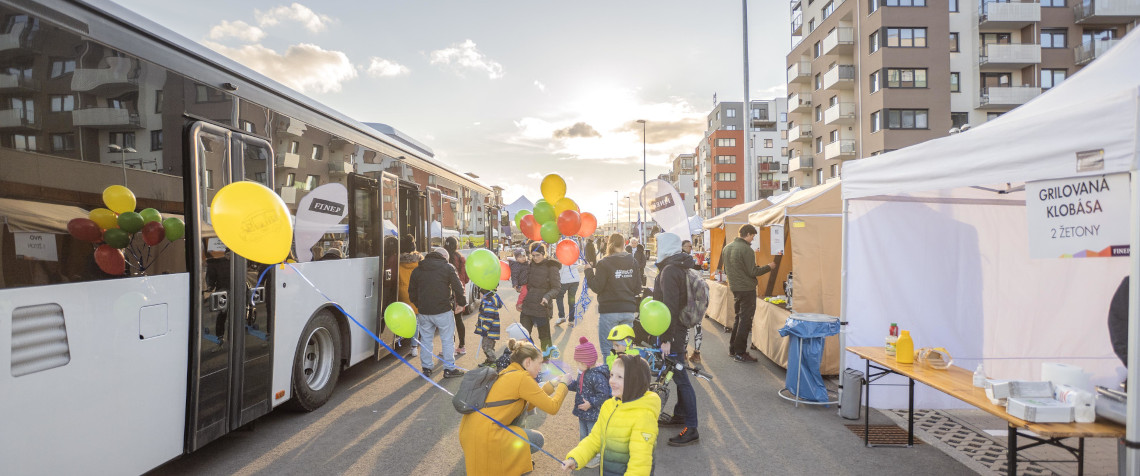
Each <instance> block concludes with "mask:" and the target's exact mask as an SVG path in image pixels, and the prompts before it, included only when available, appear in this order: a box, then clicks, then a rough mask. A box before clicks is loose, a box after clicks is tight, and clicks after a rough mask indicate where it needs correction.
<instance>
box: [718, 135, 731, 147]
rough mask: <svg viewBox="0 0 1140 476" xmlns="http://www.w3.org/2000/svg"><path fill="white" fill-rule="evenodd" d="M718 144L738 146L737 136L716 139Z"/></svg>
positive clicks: (719, 145) (721, 145) (720, 145)
mask: <svg viewBox="0 0 1140 476" xmlns="http://www.w3.org/2000/svg"><path fill="white" fill-rule="evenodd" d="M716 146H717V147H736V138H735V137H729V138H727V139H717V140H716Z"/></svg>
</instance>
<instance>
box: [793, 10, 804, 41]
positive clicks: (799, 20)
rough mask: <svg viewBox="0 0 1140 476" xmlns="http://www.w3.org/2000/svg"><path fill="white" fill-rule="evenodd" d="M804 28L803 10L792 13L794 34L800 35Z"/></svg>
mask: <svg viewBox="0 0 1140 476" xmlns="http://www.w3.org/2000/svg"><path fill="white" fill-rule="evenodd" d="M803 29H804V15H803V13H801V12H794V13H792V36H800V35H802V34H803Z"/></svg>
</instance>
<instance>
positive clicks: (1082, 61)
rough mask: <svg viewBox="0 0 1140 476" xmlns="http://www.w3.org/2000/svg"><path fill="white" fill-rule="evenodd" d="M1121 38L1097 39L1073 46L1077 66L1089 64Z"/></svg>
mask: <svg viewBox="0 0 1140 476" xmlns="http://www.w3.org/2000/svg"><path fill="white" fill-rule="evenodd" d="M1119 41H1120V40H1116V39H1113V40H1096V41H1090V42H1088V43H1081V44H1080V45H1077V46H1076V47H1074V48H1073V62H1074V63H1076V64H1077V66H1082V65H1086V64H1089V63H1090V62H1092V60H1094V59H1097V58H1099V57H1100V55H1103V54H1104V52H1106V51H1108V49H1109V48H1112V47H1113V46H1115V45H1116V43H1117V42H1119Z"/></svg>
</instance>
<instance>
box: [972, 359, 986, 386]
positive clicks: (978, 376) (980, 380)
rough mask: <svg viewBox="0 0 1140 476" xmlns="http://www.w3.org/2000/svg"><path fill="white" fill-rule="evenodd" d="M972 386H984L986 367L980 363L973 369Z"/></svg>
mask: <svg viewBox="0 0 1140 476" xmlns="http://www.w3.org/2000/svg"><path fill="white" fill-rule="evenodd" d="M974 386H975V387H978V388H986V369H985V367H983V366H982V364H978V368H977V369H975V370H974Z"/></svg>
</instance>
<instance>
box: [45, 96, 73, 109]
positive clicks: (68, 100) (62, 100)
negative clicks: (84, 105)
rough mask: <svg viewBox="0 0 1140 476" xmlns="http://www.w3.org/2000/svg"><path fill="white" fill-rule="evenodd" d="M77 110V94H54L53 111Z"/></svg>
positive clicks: (52, 98) (52, 99)
mask: <svg viewBox="0 0 1140 476" xmlns="http://www.w3.org/2000/svg"><path fill="white" fill-rule="evenodd" d="M74 110H75V95H74V94H64V95H52V97H51V112H66V111H74Z"/></svg>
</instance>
